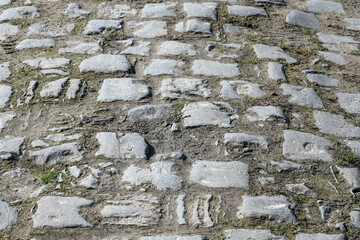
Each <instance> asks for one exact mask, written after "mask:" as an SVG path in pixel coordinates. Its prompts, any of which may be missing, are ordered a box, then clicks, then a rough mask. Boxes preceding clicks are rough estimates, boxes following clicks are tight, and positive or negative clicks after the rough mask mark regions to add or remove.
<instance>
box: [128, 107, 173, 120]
mask: <svg viewBox="0 0 360 240" xmlns="http://www.w3.org/2000/svg"><path fill="white" fill-rule="evenodd" d="M173 112H174V105H172V104H166V105H165V104H164V105H144V106H140V107H136V108H133V109H131V110H130V111H129V112H128V114H127V118H126V120H128V121H134V122H135V121H139V120H146V121H149V120H154V119H158V118H162V117H165V116H167V115H170V114H171V113H173Z"/></svg>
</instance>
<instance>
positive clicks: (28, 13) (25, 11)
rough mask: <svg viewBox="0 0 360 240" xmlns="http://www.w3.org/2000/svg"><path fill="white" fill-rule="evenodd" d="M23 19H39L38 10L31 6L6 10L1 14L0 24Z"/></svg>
mask: <svg viewBox="0 0 360 240" xmlns="http://www.w3.org/2000/svg"><path fill="white" fill-rule="evenodd" d="M25 17H29V18H37V17H40V13H39V10H38V9H37V8H36V7H33V6H25V7H15V8H8V9H6V10H4V11H3V12H2V13H1V15H0V22H3V21H10V20H15V19H19V18H25Z"/></svg>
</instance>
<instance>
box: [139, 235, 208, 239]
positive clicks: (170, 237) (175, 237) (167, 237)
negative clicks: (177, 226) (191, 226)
mask: <svg viewBox="0 0 360 240" xmlns="http://www.w3.org/2000/svg"><path fill="white" fill-rule="evenodd" d="M203 239H204V237H202V236H199V235H195V236H149V237H141V238H139V240H203Z"/></svg>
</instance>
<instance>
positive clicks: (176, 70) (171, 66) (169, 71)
mask: <svg viewBox="0 0 360 240" xmlns="http://www.w3.org/2000/svg"><path fill="white" fill-rule="evenodd" d="M184 64H185V63H184V62H182V61H176V60H172V59H153V60H152V61H151V63H150V65H149V66H147V67H146V68H145V70H144V75H152V76H159V75H179V74H180V73H182V69H181V68H182V67H183V66H184Z"/></svg>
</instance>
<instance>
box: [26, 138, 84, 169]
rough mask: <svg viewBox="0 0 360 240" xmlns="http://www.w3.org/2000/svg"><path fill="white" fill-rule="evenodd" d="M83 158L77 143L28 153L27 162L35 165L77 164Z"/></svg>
mask: <svg viewBox="0 0 360 240" xmlns="http://www.w3.org/2000/svg"><path fill="white" fill-rule="evenodd" d="M82 158H83V154H82V152H80V151H79V144H78V143H65V144H62V145H57V146H54V147H49V148H45V149H41V150H37V151H29V160H30V161H32V162H33V163H34V164H36V165H54V164H57V163H70V162H77V161H80V160H81V159H82Z"/></svg>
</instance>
